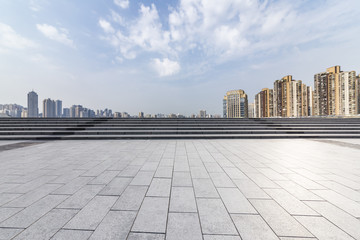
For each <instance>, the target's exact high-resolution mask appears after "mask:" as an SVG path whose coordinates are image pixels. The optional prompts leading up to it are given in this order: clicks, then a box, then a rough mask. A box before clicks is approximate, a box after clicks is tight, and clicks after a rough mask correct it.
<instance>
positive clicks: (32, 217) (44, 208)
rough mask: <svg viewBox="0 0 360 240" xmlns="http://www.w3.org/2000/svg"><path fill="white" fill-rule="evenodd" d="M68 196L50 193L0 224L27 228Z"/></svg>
mask: <svg viewBox="0 0 360 240" xmlns="http://www.w3.org/2000/svg"><path fill="white" fill-rule="evenodd" d="M67 197H68V196H64V195H48V196H46V197H44V198H42V199H40V200H39V201H37V202H35V203H34V204H32V205H31V206H29V207H27V208H25V209H24V210H22V211H20V212H19V213H17V214H15V215H14V216H12V217H10V218H9V219H7V220H5V221H4V222H2V223H1V224H0V227H12V228H27V227H29V226H30V225H31V224H33V223H34V222H35V221H37V220H38V219H39V218H41V217H42V216H43V215H45V214H46V213H47V212H49V211H50V210H51V209H53V208H54V207H56V206H57V205H59V204H60V203H61V202H62V201H64V200H65V199H66V198H67Z"/></svg>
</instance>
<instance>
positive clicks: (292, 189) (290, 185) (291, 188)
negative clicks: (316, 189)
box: [275, 181, 323, 201]
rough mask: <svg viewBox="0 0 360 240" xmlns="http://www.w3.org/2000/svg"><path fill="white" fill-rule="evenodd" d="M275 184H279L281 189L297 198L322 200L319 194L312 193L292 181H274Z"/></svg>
mask: <svg viewBox="0 0 360 240" xmlns="http://www.w3.org/2000/svg"><path fill="white" fill-rule="evenodd" d="M275 183H276V184H278V185H280V186H281V187H282V188H283V189H285V190H286V191H288V192H289V193H290V194H291V195H293V196H294V197H296V198H297V199H299V200H309V201H317V200H323V199H322V198H320V197H319V196H317V195H315V194H314V193H312V192H311V191H310V190H307V189H306V188H304V187H302V186H300V185H298V184H296V183H294V182H293V181H275Z"/></svg>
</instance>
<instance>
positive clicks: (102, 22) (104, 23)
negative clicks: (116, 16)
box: [99, 19, 115, 33]
mask: <svg viewBox="0 0 360 240" xmlns="http://www.w3.org/2000/svg"><path fill="white" fill-rule="evenodd" d="M99 25H100V27H101V28H102V29H103V30H104V32H106V33H114V32H115V30H114V28H113V27H112V26H111V24H110V23H109V22H108V21H106V20H104V19H100V20H99Z"/></svg>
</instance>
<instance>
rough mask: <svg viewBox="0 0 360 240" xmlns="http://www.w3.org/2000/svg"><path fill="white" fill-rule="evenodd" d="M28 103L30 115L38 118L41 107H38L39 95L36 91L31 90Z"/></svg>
mask: <svg viewBox="0 0 360 240" xmlns="http://www.w3.org/2000/svg"><path fill="white" fill-rule="evenodd" d="M27 104H28V107H27V109H28V114H27V115H28V117H29V118H37V117H39V107H38V95H37V93H36V92H34V91H31V92H29V93H28V95H27Z"/></svg>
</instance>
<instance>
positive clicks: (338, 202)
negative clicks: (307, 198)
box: [313, 190, 360, 217]
mask: <svg viewBox="0 0 360 240" xmlns="http://www.w3.org/2000/svg"><path fill="white" fill-rule="evenodd" d="M313 193H315V194H316V195H319V196H320V197H321V198H323V199H325V200H327V201H329V202H330V203H332V204H334V205H335V206H337V207H338V208H341V209H342V210H344V211H346V212H348V213H350V214H351V215H353V216H355V217H360V203H357V202H355V201H353V200H350V199H348V198H346V197H344V196H342V195H340V194H338V193H336V192H334V191H332V190H313Z"/></svg>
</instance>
